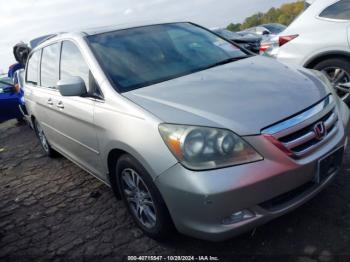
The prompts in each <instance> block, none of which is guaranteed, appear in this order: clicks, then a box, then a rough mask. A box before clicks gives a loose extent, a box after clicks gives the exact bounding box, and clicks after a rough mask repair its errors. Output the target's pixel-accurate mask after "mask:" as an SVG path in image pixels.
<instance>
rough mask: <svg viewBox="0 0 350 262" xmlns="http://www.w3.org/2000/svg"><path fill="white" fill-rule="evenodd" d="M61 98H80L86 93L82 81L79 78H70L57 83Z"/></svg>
mask: <svg viewBox="0 0 350 262" xmlns="http://www.w3.org/2000/svg"><path fill="white" fill-rule="evenodd" d="M57 88H58V91H60V94H61V95H62V96H82V95H85V94H86V93H87V90H86V86H85V82H84V80H83V79H82V78H81V77H80V76H72V77H69V78H66V79H62V80H60V81H58V82H57Z"/></svg>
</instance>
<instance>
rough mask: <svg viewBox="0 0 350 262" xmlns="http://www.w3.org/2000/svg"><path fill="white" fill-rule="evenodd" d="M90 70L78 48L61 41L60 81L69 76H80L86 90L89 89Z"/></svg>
mask: <svg viewBox="0 0 350 262" xmlns="http://www.w3.org/2000/svg"><path fill="white" fill-rule="evenodd" d="M89 75H90V70H89V67H88V65H87V64H86V63H85V61H84V58H83V56H82V55H81V53H80V51H79V49H78V47H77V46H76V45H75V44H74V43H72V42H71V41H63V43H62V52H61V65H60V79H65V78H67V77H71V76H80V77H81V78H82V79H83V80H84V82H85V86H86V88H87V89H89V86H90V81H89Z"/></svg>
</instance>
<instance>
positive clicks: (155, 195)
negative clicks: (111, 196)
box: [116, 154, 175, 241]
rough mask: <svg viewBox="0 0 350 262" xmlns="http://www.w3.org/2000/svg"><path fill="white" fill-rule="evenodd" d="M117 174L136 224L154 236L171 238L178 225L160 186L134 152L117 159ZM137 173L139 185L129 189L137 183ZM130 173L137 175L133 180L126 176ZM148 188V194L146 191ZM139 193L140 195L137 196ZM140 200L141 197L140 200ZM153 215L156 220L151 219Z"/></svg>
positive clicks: (147, 233) (124, 199)
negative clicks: (174, 223) (173, 220)
mask: <svg viewBox="0 0 350 262" xmlns="http://www.w3.org/2000/svg"><path fill="white" fill-rule="evenodd" d="M116 176H117V181H118V187H119V191H120V194H121V196H122V199H123V201H124V203H125V205H126V206H127V209H128V211H129V213H130V214H131V216H132V217H133V219H134V221H135V223H136V224H137V226H138V227H139V228H140V229H141V230H142V231H143V232H144V233H145V234H146V235H147V236H149V237H151V238H153V239H155V240H158V241H164V240H167V239H169V237H170V236H171V235H172V234H171V233H173V232H174V228H175V227H174V225H173V222H172V220H171V217H170V214H169V211H168V209H167V207H166V205H165V203H164V200H163V198H162V196H161V194H160V192H159V190H158V189H157V187H156V185H155V184H154V183H153V180H152V178H151V176H150V175H149V174H148V173H147V171H146V170H145V169H144V168H143V167H142V165H141V164H140V163H139V162H138V161H137V160H136V159H135V158H133V157H132V156H130V155H127V154H125V155H122V156H121V157H120V158H119V160H118V161H117V163H116ZM137 176H138V177H139V182H138V183H139V184H138V185H139V186H138V187H139V188H138V189H137V188H136V187H135V188H134V191H132V190H129V189H130V188H131V186H132V184H134V185H133V186H135V184H136V183H135V182H136V181H137ZM131 177H135V179H134V180H132V181H133V183H131V182H130V180H128V179H127V178H131ZM126 181H128V182H126ZM138 190H139V191H138ZM147 191H148V193H149V194H147ZM137 194H139V195H138V196H136V195H137ZM128 199H129V200H128ZM130 199H132V200H130ZM138 201H141V204H140V202H138ZM136 202H138V204H137V203H136ZM150 202H152V204H150ZM143 203H147V204H143ZM137 205H139V208H137ZM141 206H144V208H141ZM141 209H142V211H141ZM138 211H140V212H138ZM151 213H152V215H151ZM138 214H139V215H138ZM140 214H141V215H140ZM147 214H148V215H147ZM153 216H154V217H155V220H153V219H152V218H153ZM142 220H144V221H142ZM147 220H148V221H147Z"/></svg>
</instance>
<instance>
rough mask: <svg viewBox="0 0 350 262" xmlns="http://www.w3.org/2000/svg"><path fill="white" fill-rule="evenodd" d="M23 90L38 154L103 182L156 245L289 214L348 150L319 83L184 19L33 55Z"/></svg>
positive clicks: (81, 36) (61, 43)
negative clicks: (57, 157)
mask: <svg viewBox="0 0 350 262" xmlns="http://www.w3.org/2000/svg"><path fill="white" fill-rule="evenodd" d="M271 75H273V77H271ZM25 81H26V82H25V99H26V105H27V109H28V113H29V115H30V118H31V120H32V125H33V127H34V130H35V132H36V134H37V136H38V138H39V141H40V143H41V145H42V148H43V150H44V151H45V152H46V154H47V155H48V156H53V155H54V154H55V152H59V153H61V154H62V155H64V156H66V157H67V158H68V159H70V160H72V161H73V162H74V163H76V164H78V165H79V166H80V167H82V168H83V169H85V170H86V171H87V172H89V173H91V174H92V175H94V176H96V177H97V178H98V179H100V180H101V181H103V182H104V183H106V184H107V185H109V186H110V187H111V188H112V189H113V190H114V192H115V194H116V196H117V197H121V198H122V199H123V200H124V202H125V204H126V206H127V208H128V210H129V211H130V214H131V215H132V217H133V218H134V220H135V222H136V224H137V225H138V226H139V227H140V228H141V229H142V230H143V231H144V232H145V233H146V234H147V235H149V236H151V237H153V238H157V239H162V238H164V237H166V236H168V235H169V234H170V232H172V230H173V229H174V227H175V228H176V229H177V230H178V231H179V232H181V233H183V234H187V235H190V236H194V237H197V238H202V239H207V240H216V241H218V240H223V239H226V238H230V237H232V236H234V235H236V234H239V233H241V232H243V231H246V230H249V229H250V228H252V227H256V226H258V225H260V224H262V223H265V222H267V221H268V220H271V219H273V218H276V217H278V216H280V215H282V214H285V213H287V212H289V211H291V210H293V209H295V208H296V207H298V206H300V205H301V204H303V203H305V202H306V201H308V200H309V199H310V198H312V197H313V196H315V195H316V194H317V193H318V192H320V191H321V190H322V189H324V188H325V187H326V186H327V185H328V184H329V183H330V182H331V181H332V179H333V178H334V177H335V175H336V173H337V172H338V170H339V168H340V166H341V163H342V159H343V154H344V150H345V147H346V146H347V141H348V140H347V134H348V132H349V109H348V108H347V106H346V105H345V104H344V103H343V102H342V101H341V100H340V99H339V98H338V97H337V96H336V95H335V93H334V90H333V88H332V87H331V85H330V83H329V82H328V80H327V78H326V77H324V76H323V75H322V74H320V73H319V72H317V71H311V70H308V69H304V68H299V67H293V66H289V67H288V66H285V65H283V64H281V63H280V62H278V61H276V60H273V59H269V58H265V57H262V56H251V55H250V54H248V53H247V52H246V51H245V50H243V49H242V50H241V49H240V48H238V47H237V46H235V45H233V44H232V43H231V42H229V41H227V40H225V39H223V38H221V37H219V36H218V35H216V34H214V33H212V32H211V31H210V30H207V29H205V28H203V27H200V26H197V25H195V24H192V23H189V22H183V23H181V22H180V23H166V24H134V25H129V26H127V25H123V26H114V27H104V28H97V29H96V28H95V29H91V30H88V29H87V30H83V31H81V32H80V33H79V32H75V33H65V34H60V35H57V36H55V37H52V38H50V39H48V40H46V41H44V42H42V43H41V44H40V45H38V46H37V47H36V48H34V49H33V50H32V51H31V53H30V55H29V59H28V62H27V65H26V77H25Z"/></svg>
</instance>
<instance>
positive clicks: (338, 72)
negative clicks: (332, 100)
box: [314, 58, 350, 105]
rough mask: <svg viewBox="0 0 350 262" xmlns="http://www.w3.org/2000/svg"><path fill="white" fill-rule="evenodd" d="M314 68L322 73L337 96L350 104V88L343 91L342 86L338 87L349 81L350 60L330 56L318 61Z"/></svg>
mask: <svg viewBox="0 0 350 262" xmlns="http://www.w3.org/2000/svg"><path fill="white" fill-rule="evenodd" d="M314 69H315V70H318V71H321V72H322V73H324V74H325V76H327V78H328V79H329V81H330V82H331V83H332V85H333V87H334V89H335V91H336V92H337V94H338V96H339V97H340V98H341V99H342V100H343V101H344V102H345V103H346V104H348V105H350V93H349V92H350V90H349V91H344V88H339V87H340V85H341V84H344V83H349V82H350V62H349V61H346V60H345V59H340V58H332V59H327V60H324V61H322V62H320V63H318V64H317V65H316V66H315V67H314Z"/></svg>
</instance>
